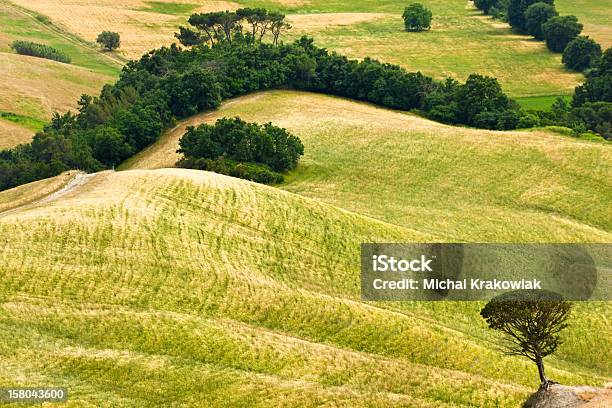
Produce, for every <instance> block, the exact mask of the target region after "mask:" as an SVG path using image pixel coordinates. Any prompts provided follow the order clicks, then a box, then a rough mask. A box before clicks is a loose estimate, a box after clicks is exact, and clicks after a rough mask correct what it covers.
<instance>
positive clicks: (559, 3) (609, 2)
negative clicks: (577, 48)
mask: <svg viewBox="0 0 612 408" xmlns="http://www.w3.org/2000/svg"><path fill="white" fill-rule="evenodd" d="M555 5H556V7H557V10H559V12H560V13H561V14H573V15H575V16H578V17H579V19H580V22H581V23H583V24H584V34H586V35H589V36H591V37H592V38H594V39H595V40H597V42H599V43H600V44H601V45H602V46H603V47H604V48H608V47H612V13H610V10H612V0H600V1H592V0H556V1H555Z"/></svg>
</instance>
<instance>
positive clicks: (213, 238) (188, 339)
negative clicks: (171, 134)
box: [0, 119, 610, 408]
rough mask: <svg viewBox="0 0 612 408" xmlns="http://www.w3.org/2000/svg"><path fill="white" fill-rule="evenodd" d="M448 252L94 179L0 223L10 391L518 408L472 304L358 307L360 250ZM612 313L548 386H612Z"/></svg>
mask: <svg viewBox="0 0 612 408" xmlns="http://www.w3.org/2000/svg"><path fill="white" fill-rule="evenodd" d="M345 120H346V119H345ZM442 137H444V136H442ZM348 139H349V140H347V144H350V145H352V146H353V147H356V146H357V145H356V144H355V142H356V140H355V139H353V138H352V137H351V136H350V135H349V136H348ZM335 140H336V142H337V141H338V139H335ZM362 141H363V142H367V140H366V139H364V138H362ZM323 144H324V145H326V144H327V141H325V140H323ZM309 148H310V149H312V146H311V145H310V144H309ZM340 150H341V151H342V150H343V149H342V148H341V149H340ZM311 160H312V159H309V161H311ZM361 177H362V178H363V177H364V176H363V175H362V176H361ZM376 181H379V183H376ZM376 181H375V180H370V183H371V184H372V185H376V184H377V185H378V186H381V184H382V183H380V181H382V180H376ZM47 182H48V183H57V181H56V180H54V179H51V180H48V181H47ZM42 187H43V186H41V185H40V183H39V184H38V185H37V186H36V189H40V188H42ZM336 187H337V190H338V191H339V194H341V190H342V186H341V185H338V186H336ZM457 188H459V187H457ZM25 189H26V190H28V189H30V187H29V186H26V187H25ZM24 191H25V190H24ZM6 194H13V193H12V192H11V191H8V192H3V193H0V202H2V201H3V199H4V195H6ZM525 228H529V226H527V225H526V226H525ZM576 229H577V230H579V227H576ZM437 239H440V238H437V237H435V236H432V235H431V234H430V233H428V232H419V231H415V230H411V229H406V228H402V227H399V226H395V225H391V224H388V223H382V222H379V221H375V220H373V219H370V218H367V217H364V216H361V215H357V214H354V213H349V212H346V211H343V210H340V209H338V208H334V207H332V206H329V205H326V204H322V203H320V202H318V201H315V200H311V199H308V198H303V197H300V196H298V195H295V194H290V193H287V192H283V191H280V190H278V189H275V188H269V187H265V186H261V185H256V184H252V183H248V182H245V181H241V180H237V179H232V178H228V177H224V176H219V175H214V174H211V173H205V172H198V171H190V170H176V169H169V170H157V171H126V172H118V173H112V172H105V173H100V174H98V175H95V176H94V177H93V178H92V179H91V180H90V181H89V182H88V183H87V184H85V185H83V186H81V187H79V188H77V189H76V190H73V191H71V192H70V193H68V194H67V195H65V196H63V197H60V198H58V199H57V200H56V201H53V202H50V203H46V204H44V205H35V206H33V207H27V208H24V209H22V210H18V211H15V212H12V213H10V214H8V215H5V216H3V215H2V214H0V248H1V251H0V262H2V264H3V265H5V267H4V268H3V269H2V270H0V275H1V279H0V299H1V302H0V327H1V328H2V330H0V362H1V364H0V386H8V385H11V386H16V385H21V386H27V385H34V384H41V383H43V384H53V385H56V386H65V387H68V388H69V390H70V404H68V406H75V407H76V406H89V405H91V406H99V405H112V406H125V407H147V406H169V405H177V406H178V405H180V406H203V405H204V406H206V405H210V404H216V405H217V406H228V407H244V406H286V407H301V406H312V404H313V402H317V403H318V404H321V405H333V406H341V407H361V406H363V407H366V406H367V407H393V406H398V407H399V406H410V407H432V408H433V407H436V408H440V407H442V408H444V407H472V406H482V407H516V406H518V405H519V404H520V402H521V401H522V400H524V398H525V396H526V395H527V394H528V393H529V392H530V391H531V390H532V389H534V388H535V387H536V385H537V384H536V382H535V381H534V380H535V378H536V376H535V368H534V367H531V364H528V363H527V362H526V361H524V360H522V359H518V358H504V357H502V356H501V355H500V354H499V353H498V352H497V351H496V350H494V349H493V348H492V347H491V344H490V339H491V337H490V334H489V333H487V330H486V328H485V325H484V322H483V321H482V319H480V317H479V316H478V308H479V304H478V303H445V302H441V303H419V304H410V303H405V304H393V305H386V304H381V303H377V304H365V303H363V302H361V301H360V300H359V244H360V243H361V242H369V241H377V242H389V241H396V242H403V241H431V240H437ZM510 239H512V238H511V237H510ZM264 254H265V256H264ZM607 313H609V305H607V304H601V303H599V304H598V303H590V304H585V305H579V306H578V307H577V310H576V311H575V314H574V317H573V319H572V320H571V322H570V323H571V325H572V326H571V329H570V330H568V331H567V335H566V336H565V344H564V346H563V348H562V349H561V350H560V351H559V355H558V357H556V358H551V359H549V361H548V370H549V374H550V375H551V376H552V377H553V378H555V379H556V380H558V381H561V382H563V383H565V384H582V383H591V384H601V383H603V382H605V381H607V379H606V377H605V375H606V374H607V373H609V365H608V364H609V359H608V358H607V357H606V350H610V347H609V346H610V344H609V341H610V340H609V339H610V336H609V330H610V328H609V326H606V321H605V317H603V316H605V315H606V314H607ZM587 330H597V332H598V333H599V334H600V335H599V336H588V335H585V333H587ZM602 353H603V355H602ZM135 379H138V381H137V382H135Z"/></svg>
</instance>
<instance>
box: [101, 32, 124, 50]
mask: <svg viewBox="0 0 612 408" xmlns="http://www.w3.org/2000/svg"><path fill="white" fill-rule="evenodd" d="M96 42H97V43H98V44H100V45H101V46H102V48H104V49H105V50H106V51H113V50H116V49H117V48H119V46H120V45H121V37H120V36H119V33H115V32H112V31H102V32H101V33H100V35H98V38H97V39H96Z"/></svg>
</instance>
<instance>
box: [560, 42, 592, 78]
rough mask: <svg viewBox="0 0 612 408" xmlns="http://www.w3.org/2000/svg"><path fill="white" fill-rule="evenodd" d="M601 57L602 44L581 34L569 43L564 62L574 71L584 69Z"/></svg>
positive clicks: (564, 53) (564, 52)
mask: <svg viewBox="0 0 612 408" xmlns="http://www.w3.org/2000/svg"><path fill="white" fill-rule="evenodd" d="M599 58H601V46H600V45H599V44H597V43H596V42H595V41H593V40H592V39H590V38H589V37H584V36H579V37H576V38H574V39H573V40H572V41H570V43H569V44H567V47H565V51H563V63H564V64H565V66H566V67H568V68H569V69H571V70H574V71H578V72H581V71H584V70H585V69H587V68H591V67H592V66H594V65H595V64H596V63H597V62H598V61H599Z"/></svg>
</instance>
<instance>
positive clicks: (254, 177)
mask: <svg viewBox="0 0 612 408" xmlns="http://www.w3.org/2000/svg"><path fill="white" fill-rule="evenodd" d="M176 165H177V167H181V168H185V169H196V170H204V171H212V172H214V173H219V174H225V175H227V176H231V177H236V178H241V179H244V180H249V181H254V182H256V183H261V184H279V183H282V182H283V181H284V180H285V178H284V177H283V175H282V174H280V173H276V172H274V171H272V170H270V168H269V167H267V166H265V165H262V164H258V163H241V162H237V161H235V160H229V159H224V158H219V159H204V158H193V157H190V158H184V159H181V160H179V161H178V162H177V163H176Z"/></svg>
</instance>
